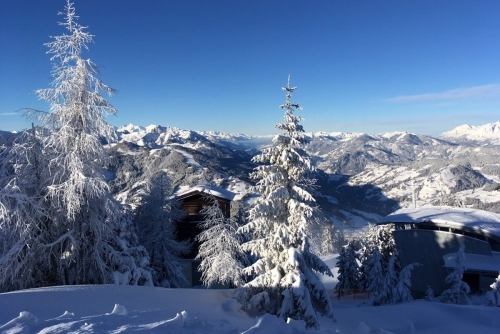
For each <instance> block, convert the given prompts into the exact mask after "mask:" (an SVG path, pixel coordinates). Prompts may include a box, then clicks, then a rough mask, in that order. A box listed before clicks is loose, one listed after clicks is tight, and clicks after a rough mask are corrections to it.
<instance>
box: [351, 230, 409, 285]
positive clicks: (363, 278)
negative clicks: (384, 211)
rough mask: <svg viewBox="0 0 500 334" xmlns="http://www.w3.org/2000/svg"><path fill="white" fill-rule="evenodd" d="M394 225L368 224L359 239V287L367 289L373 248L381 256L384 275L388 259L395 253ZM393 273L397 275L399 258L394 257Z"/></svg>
mask: <svg viewBox="0 0 500 334" xmlns="http://www.w3.org/2000/svg"><path fill="white" fill-rule="evenodd" d="M393 229H394V226H393V225H392V224H388V225H370V226H369V227H368V232H367V233H366V235H365V236H364V237H363V239H361V250H360V256H359V260H360V262H361V267H360V275H359V276H360V277H359V288H360V289H368V287H369V286H370V281H371V277H370V275H369V272H370V270H371V269H370V268H371V264H373V261H372V257H373V253H374V250H375V249H377V251H378V252H379V254H380V256H381V260H380V261H381V265H382V272H383V275H384V276H385V273H386V272H387V267H388V264H389V259H390V258H391V256H392V255H394V254H395V253H396V243H395V242H394V237H393V235H392V231H393ZM394 268H395V270H396V272H395V274H396V275H399V271H400V268H401V267H400V265H399V258H398V259H395V267H394Z"/></svg>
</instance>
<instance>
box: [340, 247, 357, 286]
mask: <svg viewBox="0 0 500 334" xmlns="http://www.w3.org/2000/svg"><path fill="white" fill-rule="evenodd" d="M336 267H337V268H339V269H338V277H337V280H338V283H337V285H336V287H335V290H336V291H337V293H338V294H339V295H340V294H342V292H343V291H349V290H355V289H358V286H359V265H358V254H357V252H356V246H355V245H354V242H353V241H352V240H350V241H349V242H348V243H347V245H345V246H344V247H342V250H341V251H340V254H339V258H338V260H337V264H336Z"/></svg>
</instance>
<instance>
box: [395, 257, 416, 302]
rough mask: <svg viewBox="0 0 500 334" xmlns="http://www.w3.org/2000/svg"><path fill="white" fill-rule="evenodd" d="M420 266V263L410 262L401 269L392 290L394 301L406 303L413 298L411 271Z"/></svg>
mask: <svg viewBox="0 0 500 334" xmlns="http://www.w3.org/2000/svg"><path fill="white" fill-rule="evenodd" d="M417 266H419V264H418V263H410V264H408V265H406V266H404V267H403V269H401V271H400V272H399V275H398V280H397V282H396V286H395V287H394V288H393V290H392V291H393V292H392V303H404V302H410V301H412V300H413V296H412V295H411V290H410V289H411V271H412V270H413V268H415V267H417Z"/></svg>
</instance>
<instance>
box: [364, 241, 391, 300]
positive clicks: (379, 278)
mask: <svg viewBox="0 0 500 334" xmlns="http://www.w3.org/2000/svg"><path fill="white" fill-rule="evenodd" d="M364 269H365V273H366V277H367V278H369V279H368V280H367V281H366V284H367V286H366V289H368V290H369V291H370V293H371V298H372V300H373V303H374V304H375V305H380V304H379V303H380V300H382V299H383V298H385V297H384V296H385V295H387V292H386V291H385V288H386V286H385V280H384V277H385V276H384V275H385V274H384V269H383V268H382V254H380V251H379V250H378V248H374V249H373V253H372V256H371V257H370V259H369V260H368V261H367V262H366V264H365V267H364Z"/></svg>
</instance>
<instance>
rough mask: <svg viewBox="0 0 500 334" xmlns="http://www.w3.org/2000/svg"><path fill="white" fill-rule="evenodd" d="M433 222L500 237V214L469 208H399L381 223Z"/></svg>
mask: <svg viewBox="0 0 500 334" xmlns="http://www.w3.org/2000/svg"><path fill="white" fill-rule="evenodd" d="M423 222H433V223H436V224H440V225H445V224H447V225H453V226H456V227H459V228H461V227H467V228H469V229H474V230H481V231H485V232H487V233H489V234H492V235H495V236H499V237H500V214H498V213H493V212H488V211H483V210H478V209H469V208H457V207H450V206H428V207H420V208H414V209H412V208H407V209H400V210H397V211H395V212H393V213H391V214H390V215H388V216H387V217H384V218H382V219H381V220H380V222H379V224H387V223H412V224H418V223H423Z"/></svg>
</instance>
